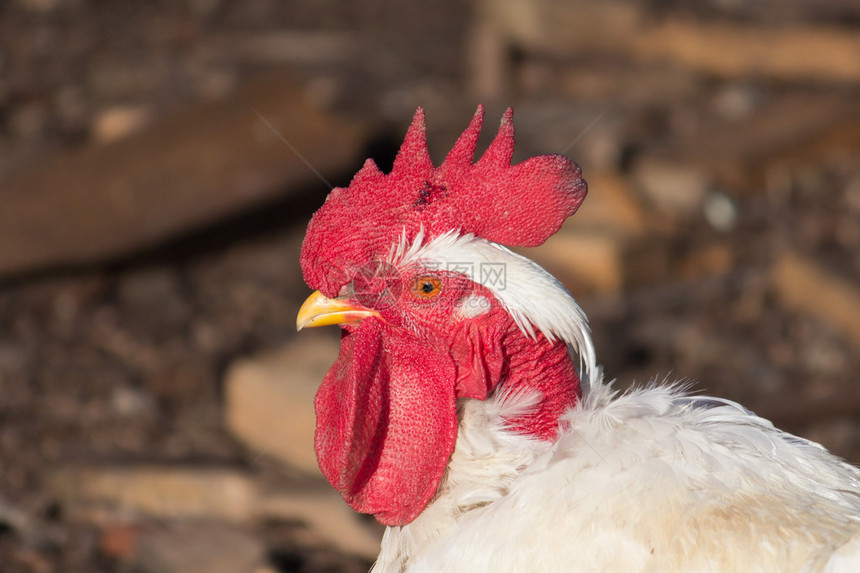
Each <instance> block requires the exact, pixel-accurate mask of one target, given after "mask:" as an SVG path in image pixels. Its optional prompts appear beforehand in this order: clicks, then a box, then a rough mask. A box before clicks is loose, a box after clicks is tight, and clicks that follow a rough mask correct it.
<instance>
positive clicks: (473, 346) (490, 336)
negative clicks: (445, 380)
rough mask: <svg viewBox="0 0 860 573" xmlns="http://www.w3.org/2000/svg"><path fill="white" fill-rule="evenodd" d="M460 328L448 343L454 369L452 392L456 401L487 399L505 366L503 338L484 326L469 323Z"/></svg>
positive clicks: (464, 323) (472, 322)
mask: <svg viewBox="0 0 860 573" xmlns="http://www.w3.org/2000/svg"><path fill="white" fill-rule="evenodd" d="M461 325H462V326H461V328H460V330H459V331H457V332H456V333H455V334H454V340H453V342H452V344H451V349H452V356H453V358H454V363H455V364H456V366H457V379H456V382H455V386H454V390H455V392H456V396H457V398H477V399H478V400H486V398H487V395H488V394H489V393H490V392H491V391H492V390H493V389H494V388H495V387H496V385H497V384H498V383H499V382H500V381H501V378H502V370H503V368H504V364H505V356H504V351H503V349H502V343H501V339H502V337H501V335H500V333H497V332H495V329H488V328H487V325H486V324H478V323H476V322H475V321H471V320H469V321H465V322H463V323H461Z"/></svg>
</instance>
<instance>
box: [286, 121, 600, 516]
mask: <svg viewBox="0 0 860 573" xmlns="http://www.w3.org/2000/svg"><path fill="white" fill-rule="evenodd" d="M482 120H483V108H482V107H479V108H478V110H477V112H476V113H475V116H474V117H473V119H472V121H471V123H470V124H469V127H468V128H467V129H466V130H465V131H464V132H463V134H462V135H461V136H460V137H459V139H458V140H457V142H456V143H455V144H454V147H453V148H452V149H451V151H450V152H449V153H448V155H447V157H446V158H445V160H444V162H443V163H442V164H441V165H440V166H439V167H435V166H434V165H433V163H432V161H431V159H430V155H429V153H428V150H427V143H426V136H425V125H424V112H423V110H421V109H420V108H419V109H418V111H417V112H416V113H415V117H414V119H413V121H412V125H411V127H410V128H409V131H408V132H407V134H406V138H405V141H404V142H403V145H402V146H401V148H400V151H399V153H398V155H397V157H396V159H395V161H394V166H393V168H392V170H391V172H390V173H389V174H384V173H382V172H381V171H380V170H379V169H378V168H377V167H376V165H375V164H374V163H373V161H372V160H368V161H367V162H366V163H365V165H364V167H362V169H361V170H360V171H359V172H358V173H357V174H356V175H355V177H354V178H353V180H352V182H351V183H350V185H349V186H348V187H346V188H336V189H334V190H332V192H331V194H330V195H329V196H328V198H327V199H326V202H325V204H324V205H323V206H322V207H321V208H320V209H319V210H318V211H317V212H316V213H315V214H314V216H313V218H312V219H311V222H310V224H309V226H308V230H307V235H306V237H305V240H304V244H303V246H302V253H301V266H302V272H303V274H304V278H305V281H306V282H307V283H308V285H310V286H311V287H312V288H314V289H316V292H314V293H313V294H312V295H311V296H310V297H309V298H308V300H307V301H305V303H304V305H303V306H302V308H301V309H300V311H299V317H298V321H297V325H298V327H299V328H300V329H301V328H302V327H307V326H323V325H331V324H338V325H340V326H341V327H342V329H343V330H342V339H341V348H340V354H339V356H338V358H337V360H336V361H335V363H334V365H333V366H332V368H331V370H330V371H329V373H328V374H327V375H326V377H325V379H324V380H323V383H322V385H321V386H320V388H319V390H318V392H317V395H316V398H315V402H314V405H315V409H316V415H317V428H316V436H315V449H316V453H317V459H318V461H319V464H320V468H321V469H322V472H323V474H324V475H325V476H326V478H327V479H328V480H329V482H330V483H331V484H332V485H333V486H334V487H335V488H336V489H337V490H338V491H339V492H340V493H341V495H342V496H343V497H344V499H345V500H346V501H347V502H348V503H349V504H350V505H351V506H352V507H353V508H354V509H356V510H357V511H360V512H363V513H371V514H373V515H375V516H376V518H377V519H378V520H379V521H380V522H381V523H383V524H386V525H403V524H406V523H409V522H410V521H412V520H413V519H415V517H417V515H418V514H419V513H420V512H421V511H422V510H423V509H424V507H425V506H426V505H427V503H428V502H429V501H430V499H431V498H432V496H433V495H434V493H435V492H436V490H437V488H438V486H439V484H440V481H441V480H442V476H443V474H444V471H445V467H446V465H447V463H448V460H449V458H450V456H451V453H452V451H453V449H454V444H455V442H456V439H457V400H458V399H467V398H471V399H479V400H483V399H486V398H487V396H488V395H489V394H490V393H492V392H496V391H501V390H505V391H507V392H520V391H522V392H527V391H532V392H534V393H538V394H539V396H540V405H539V406H538V407H536V408H535V409H534V410H533V411H531V412H529V414H527V415H523V416H522V417H521V418H518V419H512V420H509V424H510V427H511V429H512V431H518V432H522V433H528V434H530V435H533V436H535V437H536V438H537V439H553V438H554V437H555V435H556V433H557V430H558V417H559V416H560V414H561V413H562V412H563V411H564V410H565V409H566V408H568V407H569V406H571V405H572V404H573V403H575V401H576V400H577V399H578V397H579V378H578V376H577V372H576V369H575V366H574V363H573V361H572V359H571V357H570V354H569V352H568V350H569V349H571V348H572V349H573V350H575V351H578V353H579V355H580V359H581V364H584V367H585V368H589V367H591V366H592V365H593V351H592V350H591V344H590V341H589V338H588V334H587V326H586V324H585V319H584V317H583V315H582V313H581V311H580V310H579V308H578V307H577V306H576V303H575V302H574V301H573V299H572V298H571V297H570V295H569V294H568V293H567V291H566V290H565V289H564V287H562V286H561V284H560V283H559V282H558V281H557V280H556V279H554V278H553V277H552V276H550V275H549V274H548V273H546V271H544V270H543V269H541V268H540V267H539V266H537V265H536V264H535V263H533V262H532V261H530V260H528V259H526V258H525V257H522V256H520V255H518V254H516V253H514V252H512V251H510V250H508V249H507V248H506V247H505V245H506V246H537V245H539V244H541V243H543V242H544V241H545V240H546V239H547V238H548V237H549V236H550V235H552V234H553V233H555V232H556V231H557V230H558V228H559V227H560V226H561V224H562V222H563V221H564V220H565V219H566V218H567V217H568V216H570V215H572V214H573V213H574V212H575V211H576V209H577V208H578V207H579V205H580V203H581V202H582V200H583V198H584V197H585V194H586V184H585V181H584V180H583V179H582V177H581V172H580V169H579V167H577V166H576V165H575V164H574V163H573V162H571V161H570V160H569V159H567V158H566V157H563V156H561V155H543V156H539V157H533V158H531V159H529V160H527V161H524V162H523V163H519V164H517V165H511V156H512V155H513V146H514V127H513V112H512V110H510V109H508V110H507V112H505V114H504V116H503V118H502V121H501V126H500V127H499V131H498V134H497V135H496V137H495V139H494V140H493V142H492V143H491V144H490V146H489V148H488V149H487V151H486V152H485V153H484V154H483V155H482V156H481V158H480V159H479V160H478V161H477V162H475V161H474V159H473V158H474V153H475V147H476V144H477V140H478V135H479V133H480V130H481V123H482Z"/></svg>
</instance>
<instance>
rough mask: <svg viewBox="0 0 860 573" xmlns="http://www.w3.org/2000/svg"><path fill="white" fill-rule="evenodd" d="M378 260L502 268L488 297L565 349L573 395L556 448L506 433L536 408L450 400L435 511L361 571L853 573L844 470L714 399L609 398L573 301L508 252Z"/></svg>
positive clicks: (856, 553) (389, 534) (468, 242)
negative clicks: (575, 356)
mask: <svg viewBox="0 0 860 573" xmlns="http://www.w3.org/2000/svg"><path fill="white" fill-rule="evenodd" d="M467 257H471V258H467ZM392 259H393V262H395V263H402V262H403V261H404V260H406V261H409V262H413V263H414V262H416V261H417V262H424V261H429V262H430V263H431V264H433V265H437V266H438V265H439V264H440V263H444V262H446V261H447V260H478V261H482V260H490V259H492V260H495V261H503V262H506V263H507V264H508V265H509V267H508V288H507V289H506V290H505V291H504V292H497V293H495V294H497V296H498V298H499V299H500V300H501V301H502V303H503V304H505V305H506V306H507V307H508V308H509V310H511V312H512V314H513V316H514V317H515V319H516V320H517V322H518V324H519V323H520V322H523V321H524V320H526V319H527V320H528V321H530V323H531V324H530V325H521V328H523V329H524V331H525V332H526V333H530V330H531V327H532V326H533V327H535V328H538V329H540V330H541V331H542V332H544V334H546V335H547V336H555V337H557V338H562V339H564V340H566V341H567V342H568V344H570V345H571V346H572V347H575V349H577V350H578V351H579V355H580V357H581V358H582V359H583V363H584V364H583V371H584V372H585V373H586V375H585V376H584V378H585V380H584V381H585V382H587V383H586V384H584V395H583V398H582V400H581V401H580V402H579V403H578V404H577V405H576V407H574V408H573V409H571V410H570V411H569V412H567V413H566V414H565V415H564V417H563V419H562V421H561V427H562V428H563V431H562V435H561V437H560V439H559V440H558V441H556V442H555V443H549V442H546V441H539V440H535V439H533V438H529V437H527V436H523V435H520V434H517V433H514V432H512V431H509V430H508V429H507V428H506V425H505V419H509V418H511V417H516V415H517V414H518V413H519V414H521V413H522V412H523V410H527V409H528V408H530V407H532V406H533V405H534V404H535V403H536V402H537V401H538V400H540V399H541V397H540V396H539V395H522V394H516V393H513V394H505V393H504V392H503V391H502V392H496V394H494V395H493V396H491V397H490V398H489V399H488V400H486V401H483V402H482V401H477V400H471V399H464V400H461V401H460V404H459V417H460V426H459V434H458V438H457V443H456V448H455V450H454V453H453V455H452V457H451V460H450V463H449V466H448V469H447V472H446V475H445V477H444V478H443V481H442V483H441V485H440V487H439V491H438V492H437V495H436V497H435V498H434V500H433V501H432V502H431V503H430V504H429V505H428V506H427V508H426V509H425V510H424V512H423V513H422V514H421V515H420V516H419V517H418V518H417V519H416V520H414V521H413V522H412V523H410V524H408V525H406V526H402V527H394V528H388V530H387V531H386V533H385V537H384V539H383V543H382V551H381V553H380V556H379V559H378V561H377V563H376V565H375V566H374V569H373V571H374V573H403V572H409V573H420V572H431V571H433V572H436V571H446V572H464V573H465V572H468V573H476V572H483V571H492V572H494V573H504V572H522V571H541V572H544V571H546V572H552V571H573V572H601V571H623V572H643V573H644V572H655V573H657V572H681V571H683V572H711V571H713V572H718V571H719V572H724V571H781V572H782V571H785V572H789V571H797V572H820V571H827V572H829V573H836V572H848V571H852V572H858V571H860V471H858V470H857V469H856V468H854V467H853V466H850V465H848V464H846V463H843V462H841V461H839V460H838V459H836V458H835V457H833V456H831V455H830V454H829V453H827V452H826V451H825V450H824V448H822V447H821V446H818V445H817V444H814V443H811V442H808V441H806V440H802V439H800V438H797V437H795V436H791V435H789V434H786V433H784V432H781V431H779V430H777V429H775V428H774V427H773V426H772V425H771V424H770V422H768V421H766V420H764V419H762V418H759V417H757V416H755V415H753V414H751V413H749V412H747V411H746V410H744V409H743V408H741V407H740V406H739V405H737V404H735V403H733V402H730V401H728V400H720V399H714V398H702V397H690V396H686V395H685V394H684V392H683V391H682V390H681V389H680V388H679V387H677V386H663V387H658V386H652V387H648V388H645V389H640V390H636V391H633V392H630V393H627V394H625V395H622V396H620V397H616V396H615V395H614V392H613V391H612V390H611V388H610V387H609V385H607V384H605V383H603V382H602V381H601V380H600V375H599V369H597V368H596V367H595V366H594V359H593V349H592V346H591V340H590V336H589V333H588V329H587V326H586V324H585V321H584V318H583V317H582V314H581V311H580V310H579V309H578V307H577V306H576V303H575V302H574V301H573V299H572V298H571V297H570V295H569V294H568V293H567V291H565V290H564V288H563V287H561V285H560V284H558V283H557V281H554V279H553V280H548V279H547V277H548V276H549V275H548V274H547V273H546V272H545V271H543V269H541V268H540V267H538V266H537V265H535V264H534V263H532V262H531V261H528V259H524V258H523V257H520V256H519V255H516V254H514V253H511V252H510V251H507V250H506V249H502V248H500V247H498V246H496V245H492V244H491V243H486V242H485V241H481V240H480V239H475V238H473V237H469V236H465V237H458V236H456V235H443V236H442V237H439V238H437V239H434V240H433V241H430V242H429V243H428V244H426V245H421V237H419V238H418V239H417V240H416V242H415V244H413V245H405V244H402V245H399V246H397V247H396V248H395V249H393V250H392ZM524 261H527V262H528V263H530V265H526V264H524ZM512 271H513V272H514V274H515V276H513V277H511V273H512ZM523 273H525V274H523ZM550 278H551V277H550ZM535 288H537V292H535V290H534V289H535Z"/></svg>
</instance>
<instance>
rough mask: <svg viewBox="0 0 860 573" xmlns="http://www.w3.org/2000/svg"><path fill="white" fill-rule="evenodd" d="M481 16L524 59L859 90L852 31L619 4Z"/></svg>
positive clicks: (503, 2)
mask: <svg viewBox="0 0 860 573" xmlns="http://www.w3.org/2000/svg"><path fill="white" fill-rule="evenodd" d="M479 15H480V21H481V22H482V25H485V24H486V23H487V22H488V23H490V25H493V26H495V27H496V28H497V29H498V30H499V31H500V34H502V35H503V36H505V37H507V38H508V42H509V44H512V45H515V46H517V47H519V48H521V49H523V50H525V51H526V52H533V53H544V54H551V55H557V56H572V55H578V54H595V53H603V54H607V55H612V56H620V57H625V58H629V59H631V60H633V61H637V62H641V63H649V64H656V63H663V64H670V65H673V66H677V67H681V68H687V69H691V70H695V71H697V72H699V73H704V74H709V75H715V76H720V77H728V78H741V77H749V76H760V77H769V78H776V79H782V80H810V79H811V80H822V81H837V82H848V83H858V82H860V34H858V33H857V32H856V30H855V31H852V30H851V29H849V28H841V27H836V26H824V25H805V26H796V25H795V26H784V27H776V26H774V27H768V26H763V25H758V26H756V25H747V24H736V23H733V22H702V21H696V20H693V19H689V18H681V17H679V16H669V17H667V18H666V19H664V20H658V21H655V20H653V19H651V18H647V17H646V13H645V11H644V8H643V6H641V5H640V4H636V3H633V2H625V1H619V0H605V1H602V2H594V1H589V0H573V1H567V2H562V1H559V0H536V1H535V0H493V1H489V0H487V1H485V2H483V3H482V4H481V10H480V11H479Z"/></svg>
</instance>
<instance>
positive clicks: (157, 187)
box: [0, 0, 860, 573]
mask: <svg viewBox="0 0 860 573" xmlns="http://www.w3.org/2000/svg"><path fill="white" fill-rule="evenodd" d="M428 6H429V5H428V4H427V3H419V2H399V3H395V2H381V1H368V2H363V3H358V2H355V3H346V2H333V1H330V0H323V1H316V2H311V1H309V0H304V1H279V0H245V1H242V2H240V1H238V0H184V1H180V2H177V1H170V2H168V1H166V0H159V1H149V2H143V1H129V2H97V1H95V0H3V2H2V3H0V563H2V566H0V569H2V570H3V571H10V572H52V571H64V572H65V571H87V572H90V571H119V572H125V571H134V572H144V573H148V572H168V573H185V572H198V571H208V572H210V573H212V572H216V573H217V572H222V571H223V572H246V571H247V572H255V573H273V572H288V571H302V572H304V571H308V572H311V571H313V572H319V571H330V572H341V571H346V572H352V571H356V572H359V571H366V570H367V567H368V566H369V563H370V562H371V560H372V558H373V556H374V555H375V551H376V547H377V543H378V537H379V534H380V529H379V528H378V527H377V526H375V525H374V523H373V522H372V520H369V519H366V518H361V517H358V516H355V515H354V514H352V513H351V512H350V511H349V510H348V509H347V508H346V506H345V505H344V504H343V502H342V501H341V500H340V498H339V497H338V496H337V495H336V494H335V493H334V491H333V490H331V489H330V488H329V487H328V486H327V484H325V483H324V482H323V481H322V480H321V478H320V477H319V474H318V472H317V470H316V464H315V459H314V454H313V451H312V437H311V436H312V431H313V423H314V420H313V412H312V397H313V393H314V391H315V388H316V386H317V384H318V383H319V381H320V380H321V379H322V376H323V375H324V373H325V371H326V370H327V368H328V366H329V365H330V364H331V363H332V361H333V360H334V357H335V355H336V353H337V332H336V329H320V331H311V332H303V333H302V334H301V336H300V337H297V336H296V333H295V326H294V325H295V314H296V311H297V309H298V306H299V304H300V303H301V301H302V300H303V299H304V297H305V296H306V295H307V294H308V289H307V287H306V286H305V285H304V283H303V281H302V278H301V273H300V271H299V266H298V251H299V248H300V244H301V240H302V236H303V233H304V228H305V225H306V223H307V220H308V218H309V216H310V215H311V213H312V212H313V211H314V210H315V209H316V208H317V207H318V206H319V205H320V204H321V203H322V201H323V199H324V197H325V195H326V194H327V192H328V191H329V188H330V186H332V185H335V186H343V185H346V184H347V183H348V182H349V179H350V177H351V175H352V174H353V173H354V172H355V171H356V169H357V168H358V167H359V166H360V165H361V163H362V161H363V160H364V158H365V157H368V156H372V157H374V158H375V159H376V160H377V161H378V163H379V164H380V165H381V166H383V167H384V168H387V167H388V166H390V163H391V160H392V158H393V155H394V153H395V152H396V150H397V147H398V145H399V142H400V140H401V138H402V136H403V134H404V133H405V130H406V127H407V125H408V124H409V121H410V120H411V116H412V113H413V112H414V110H415V108H416V106H418V105H421V106H423V107H424V108H425V109H426V111H427V118H428V133H429V139H430V142H429V143H430V149H431V153H432V154H433V156H434V158H435V159H436V160H437V161H441V159H442V158H443V157H444V155H445V153H446V152H447V150H448V149H449V147H450V145H451V144H452V143H453V141H454V139H455V138H456V136H457V135H458V134H459V132H460V131H461V130H462V129H464V128H465V126H466V125H467V123H468V121H469V119H470V118H471V115H472V113H473V112H474V109H475V106H476V104H477V103H479V102H483V103H485V104H486V105H487V106H488V113H487V120H486V124H487V126H488V129H487V131H488V133H487V134H486V136H485V137H484V138H483V140H482V141H484V144H483V145H486V142H488V141H489V139H490V137H491V136H492V132H494V131H495V129H494V127H495V125H496V122H497V121H498V118H500V117H501V113H502V112H503V110H504V108H505V107H507V106H509V105H511V106H513V107H514V108H515V109H516V125H517V134H518V149H517V156H516V158H518V159H519V160H522V159H524V158H526V157H529V156H531V155H534V154H539V153H554V152H559V153H565V154H567V155H569V156H570V157H572V158H573V159H574V160H575V161H577V162H578V163H580V164H581V165H582V167H583V169H584V173H585V177H586V179H587V180H588V182H589V186H590V192H589V196H588V199H587V200H586V202H585V204H584V206H583V207H582V208H581V209H580V211H579V212H578V213H577V214H576V215H575V216H574V217H572V218H571V219H570V220H569V221H568V222H567V223H566V224H565V226H564V228H563V229H562V231H561V232H560V233H559V234H558V235H557V236H555V237H553V238H552V239H551V240H550V241H549V242H548V243H547V244H546V245H544V246H543V247H540V248H537V249H529V250H527V251H526V254H527V255H528V256H530V257H532V258H534V259H535V260H537V261H539V262H540V263H541V264H543V265H544V266H546V267H547V268H548V269H549V270H550V271H551V272H553V273H554V274H556V275H557V276H559V277H561V278H562V279H563V280H564V282H565V283H566V284H567V286H568V287H569V288H570V290H571V291H572V292H573V293H574V295H575V296H576V297H577V299H578V300H579V301H580V303H581V305H582V306H583V307H584V309H585V311H586V313H587V314H588V315H589V316H590V318H591V324H592V328H593V330H594V336H595V341H596V345H597V351H598V358H599V361H600V362H601V363H602V364H603V365H604V366H605V370H606V373H607V376H608V377H610V378H617V379H618V381H619V382H618V383H619V385H620V386H621V387H627V386H628V385H630V384H631V383H634V382H637V383H647V382H649V381H652V380H655V379H657V380H662V379H663V378H668V379H683V380H688V381H690V382H691V383H693V389H694V391H696V392H707V393H710V394H715V395H718V396H724V397H727V398H730V399H733V400H738V401H740V402H742V403H743V404H744V405H745V406H747V407H748V408H750V409H752V410H754V411H755V412H756V413H758V414H760V415H763V416H765V417H768V418H770V419H772V420H773V421H774V422H775V423H776V424H777V425H779V426H781V427H783V428H785V429H787V430H789V431H792V432H794V433H797V434H800V435H802V436H805V437H808V438H810V439H813V440H816V441H820V442H821V443H823V444H825V445H826V446H827V447H828V448H831V449H832V450H833V451H834V452H836V453H837V454H839V455H841V456H844V457H846V458H847V459H849V460H851V461H854V462H857V461H860V384H858V372H860V353H858V348H860V5H858V4H857V3H856V2H851V1H849V0H759V1H757V2H744V1H742V0H705V1H703V2H699V3H696V4H695V7H691V3H688V2H662V1H661V2H657V1H646V0H642V1H635V0H603V1H598V0H590V1H589V0H571V1H568V2H564V1H560V0H557V1H553V0H536V1H525V0H501V1H495V2H491V1H489V0H487V1H485V2H482V1H479V0H472V1H470V0H442V1H440V2H437V3H435V4H434V5H433V9H432V10H430V9H429V8H428Z"/></svg>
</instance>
